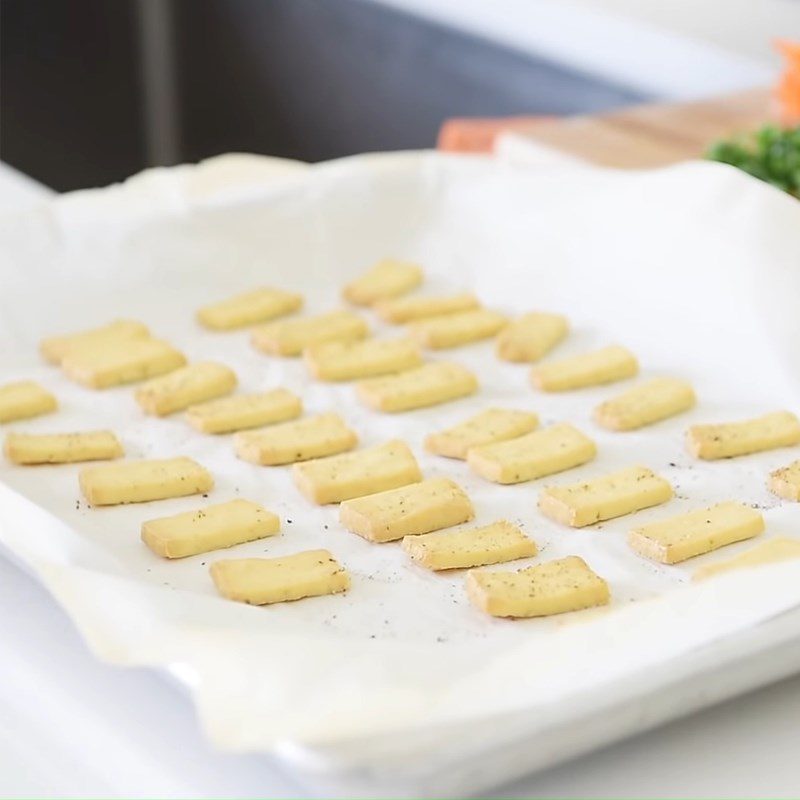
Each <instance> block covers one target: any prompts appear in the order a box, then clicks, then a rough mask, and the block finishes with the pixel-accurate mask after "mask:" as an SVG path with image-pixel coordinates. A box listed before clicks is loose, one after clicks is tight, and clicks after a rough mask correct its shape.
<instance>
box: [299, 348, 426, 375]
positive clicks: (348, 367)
mask: <svg viewBox="0 0 800 800" xmlns="http://www.w3.org/2000/svg"><path fill="white" fill-rule="evenodd" d="M303 359H304V360H305V362H306V366H307V367H308V369H309V372H311V374H312V375H313V376H314V377H315V378H319V379H320V380H323V381H352V380H355V379H356V378H372V377H375V376H377V375H391V374H393V373H396V372H403V371H404V370H407V369H412V368H413V367H418V366H419V365H420V364H421V363H422V355H421V353H420V349H419V345H418V344H417V343H416V342H414V341H412V340H411V339H366V340H365V341H363V342H325V343H324V344H315V345H311V346H310V347H307V348H306V349H305V350H304V351H303Z"/></svg>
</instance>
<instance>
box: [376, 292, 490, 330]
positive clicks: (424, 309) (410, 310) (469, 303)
mask: <svg viewBox="0 0 800 800" xmlns="http://www.w3.org/2000/svg"><path fill="white" fill-rule="evenodd" d="M480 305H481V304H480V302H479V301H478V298H477V297H475V295H474V294H470V293H469V292H462V293H461V294H450V295H427V296H425V295H423V296H421V297H420V296H415V297H402V298H400V299H399V300H387V301H385V302H382V303H378V304H377V305H376V306H375V311H376V312H377V314H378V316H379V317H380V318H381V319H382V320H384V321H385V322H393V323H395V324H396V325H399V324H401V323H403V322H413V321H414V320H417V319H425V318H426V317H438V316H441V315H443V314H456V313H459V312H461V311H470V310H472V309H475V308H480Z"/></svg>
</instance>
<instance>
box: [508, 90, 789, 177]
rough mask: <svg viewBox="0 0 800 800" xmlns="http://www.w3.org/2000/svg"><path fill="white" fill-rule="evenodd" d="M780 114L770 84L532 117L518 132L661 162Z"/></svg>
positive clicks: (581, 151) (694, 153) (571, 151)
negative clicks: (688, 99) (686, 99)
mask: <svg viewBox="0 0 800 800" xmlns="http://www.w3.org/2000/svg"><path fill="white" fill-rule="evenodd" d="M775 119H776V109H775V107H774V105H773V99H772V93H771V90H769V89H756V90H751V91H747V92H741V93H738V94H732V95H726V96H722V97H715V98H712V99H709V100H702V101H699V102H693V103H669V104H663V103H662V104H654V105H644V106H635V107H633V108H628V109H624V110H622V111H614V112H610V113H607V114H594V115H592V116H584V117H569V118H567V119H561V120H555V121H542V122H532V123H530V125H529V126H526V127H524V128H522V129H517V130H516V131H515V133H517V134H518V135H520V136H523V137H525V138H528V139H531V140H532V141H533V142H535V143H537V144H540V145H543V146H545V147H549V148H551V149H554V150H560V151H562V152H564V153H567V154H568V155H571V156H575V157H577V158H581V159H585V160H586V161H591V162H593V163H595V164H601V165H603V166H609V167H633V168H636V167H658V166H663V165H665V164H673V163H675V162H676V161H684V160H686V159H690V158H697V157H699V156H702V154H703V153H704V152H705V150H706V148H707V147H708V146H709V144H710V143H711V142H713V141H715V140H716V139H720V138H722V137H727V136H730V135H732V134H735V133H738V132H745V131H753V130H755V129H756V128H759V127H760V126H761V125H763V124H765V123H767V122H769V121H774V120H775Z"/></svg>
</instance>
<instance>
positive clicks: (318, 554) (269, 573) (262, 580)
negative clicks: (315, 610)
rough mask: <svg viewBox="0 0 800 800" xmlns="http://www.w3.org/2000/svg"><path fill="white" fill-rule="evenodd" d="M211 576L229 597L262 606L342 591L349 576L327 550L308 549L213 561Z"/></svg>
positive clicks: (222, 593) (218, 589)
mask: <svg viewBox="0 0 800 800" xmlns="http://www.w3.org/2000/svg"><path fill="white" fill-rule="evenodd" d="M211 578H212V580H213V581H214V584H215V586H216V587H217V591H218V592H219V593H220V594H221V595H222V596H223V597H227V598H228V600H236V601H238V602H240V603H250V604H252V605H256V606H261V605H266V604H268V603H284V602H286V601H288V600H300V599H302V598H304V597H317V596H320V595H326V594H336V593H337V592H345V591H347V589H349V588H350V577H349V576H348V574H347V572H346V571H345V569H344V567H342V566H341V565H340V564H339V562H338V561H337V560H336V559H335V558H334V557H333V556H332V555H331V554H330V552H328V551H327V550H307V551H305V552H303V553H295V554H294V555H291V556H282V557H281V558H235V559H225V560H223V561H215V562H214V563H213V564H212V565H211Z"/></svg>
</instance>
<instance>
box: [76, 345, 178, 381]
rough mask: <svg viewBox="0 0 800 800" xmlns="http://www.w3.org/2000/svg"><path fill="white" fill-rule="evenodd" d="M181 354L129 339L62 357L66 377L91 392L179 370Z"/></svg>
mask: <svg viewBox="0 0 800 800" xmlns="http://www.w3.org/2000/svg"><path fill="white" fill-rule="evenodd" d="M185 363H186V357H185V356H184V355H183V353H181V352H179V351H178V350H176V349H175V348H174V347H172V346H171V345H169V344H167V343H166V342H162V341H160V340H159V339H131V340H129V341H127V342H113V343H108V344H106V343H102V344H96V345H91V346H87V347H83V346H82V347H79V348H76V349H74V350H72V351H71V352H70V353H69V354H67V355H66V356H65V357H64V360H63V361H62V362H61V366H62V368H63V370H64V373H65V374H66V375H67V377H69V378H71V379H72V380H74V381H77V382H78V383H80V384H82V385H83V386H87V387H88V388H90V389H107V388H110V387H112V386H120V385H121V384H125V383H136V382H137V381H144V380H147V379H148V378H155V377H156V376H158V375H164V374H166V373H167V372H172V371H173V370H176V369H178V368H179V367H182V366H183V365H184V364H185Z"/></svg>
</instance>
